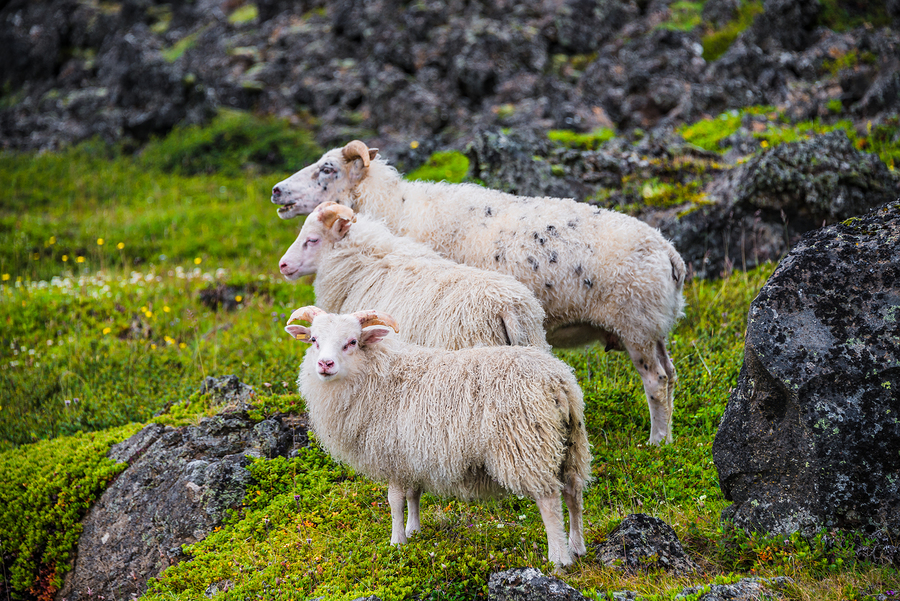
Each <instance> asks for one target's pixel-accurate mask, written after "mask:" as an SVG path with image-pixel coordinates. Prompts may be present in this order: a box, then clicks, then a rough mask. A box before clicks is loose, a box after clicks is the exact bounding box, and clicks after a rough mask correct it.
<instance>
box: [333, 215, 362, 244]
mask: <svg viewBox="0 0 900 601" xmlns="http://www.w3.org/2000/svg"><path fill="white" fill-rule="evenodd" d="M354 221H356V215H354V216H353V217H351V218H350V219H344V218H343V217H338V218H337V219H335V220H334V223H333V224H331V233H332V234H334V235H335V237H336V238H337V239H338V240H343V239H344V236H346V235H347V232H349V231H350V224H352V223H353V222H354Z"/></svg>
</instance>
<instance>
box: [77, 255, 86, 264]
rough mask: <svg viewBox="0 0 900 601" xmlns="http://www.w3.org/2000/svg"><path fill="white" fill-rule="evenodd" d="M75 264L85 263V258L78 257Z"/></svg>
mask: <svg viewBox="0 0 900 601" xmlns="http://www.w3.org/2000/svg"><path fill="white" fill-rule="evenodd" d="M75 262H76V263H84V257H82V256H81V255H78V258H77V259H75Z"/></svg>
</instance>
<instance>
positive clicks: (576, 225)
mask: <svg viewBox="0 0 900 601" xmlns="http://www.w3.org/2000/svg"><path fill="white" fill-rule="evenodd" d="M566 225H568V226H569V227H570V228H572V229H573V230H574V229H575V228H577V227H578V222H577V221H570V222H569V223H567V224H566Z"/></svg>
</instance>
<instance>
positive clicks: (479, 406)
mask: <svg viewBox="0 0 900 601" xmlns="http://www.w3.org/2000/svg"><path fill="white" fill-rule="evenodd" d="M359 352H364V353H365V354H366V355H365V359H364V360H363V362H362V364H363V365H365V368H364V369H360V370H359V371H358V372H355V373H352V374H350V375H348V376H347V377H345V378H343V379H342V380H341V381H339V382H330V381H329V382H323V381H321V380H320V379H319V378H318V377H317V375H316V373H315V361H314V360H310V359H309V358H310V357H311V356H313V353H307V358H306V359H305V360H304V362H303V364H302V366H301V370H300V377H299V379H298V383H299V386H300V392H301V394H302V395H303V397H304V398H305V399H306V403H307V409H308V411H309V416H310V421H311V424H312V427H313V430H314V432H315V433H316V436H317V437H318V439H319V441H320V442H321V444H322V445H323V447H324V448H325V449H326V450H327V451H328V452H329V453H330V454H332V456H334V457H335V458H337V459H338V460H340V461H343V462H345V463H347V464H349V465H350V466H352V467H353V468H354V469H356V470H358V471H360V472H362V473H364V474H366V475H367V476H369V477H371V478H373V479H375V480H381V481H391V482H398V483H401V484H402V485H403V486H406V487H416V488H421V489H423V490H427V491H430V492H434V493H436V494H447V495H454V496H457V497H461V498H463V499H474V498H485V497H490V496H494V495H497V494H499V493H501V492H502V491H507V492H510V493H512V494H517V495H529V496H531V497H533V498H540V497H544V496H547V495H550V494H553V493H558V492H559V490H560V489H561V487H562V486H563V485H564V484H565V483H566V481H574V480H578V481H580V482H581V483H584V482H586V481H587V480H588V478H589V462H590V450H589V446H588V441H587V435H586V433H585V428H584V403H583V399H582V393H581V389H580V388H579V386H578V383H577V381H576V380H575V377H574V375H573V374H572V370H571V368H569V367H568V366H567V365H565V364H564V363H563V362H562V361H560V360H558V359H556V358H555V357H553V356H552V355H550V354H549V353H546V352H543V351H540V350H538V349H534V348H531V347H482V348H475V349H463V350H459V351H446V350H443V349H427V348H424V347H414V346H413V345H409V344H407V343H404V342H402V341H400V340H397V339H395V338H393V337H391V338H389V339H386V340H384V341H382V343H380V344H379V345H375V346H368V347H364V348H360V350H359Z"/></svg>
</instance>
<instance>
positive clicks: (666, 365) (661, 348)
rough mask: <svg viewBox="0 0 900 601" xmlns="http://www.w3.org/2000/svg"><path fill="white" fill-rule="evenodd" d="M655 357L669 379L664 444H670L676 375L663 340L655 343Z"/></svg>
mask: <svg viewBox="0 0 900 601" xmlns="http://www.w3.org/2000/svg"><path fill="white" fill-rule="evenodd" d="M656 356H657V357H658V359H659V362H660V364H662V366H663V369H664V370H665V372H666V376H668V378H669V379H668V382H667V386H666V411H667V412H668V415H669V422H668V423H669V428H668V431H667V432H666V442H672V416H673V415H674V414H675V384H677V383H678V373H677V372H676V371H675V364H674V363H672V358H671V357H669V351H668V350H666V340H665V338H660V339H659V340H658V341H657V342H656Z"/></svg>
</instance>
